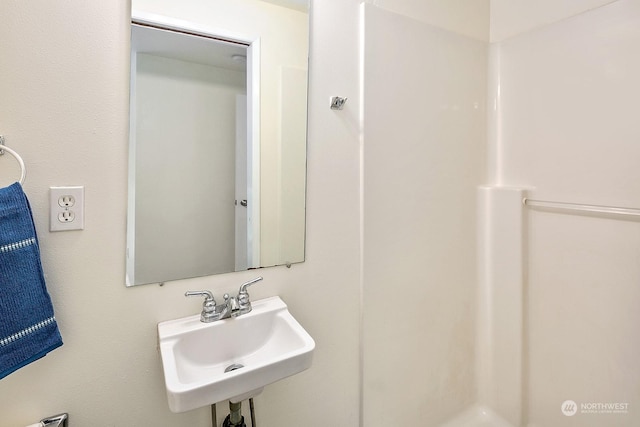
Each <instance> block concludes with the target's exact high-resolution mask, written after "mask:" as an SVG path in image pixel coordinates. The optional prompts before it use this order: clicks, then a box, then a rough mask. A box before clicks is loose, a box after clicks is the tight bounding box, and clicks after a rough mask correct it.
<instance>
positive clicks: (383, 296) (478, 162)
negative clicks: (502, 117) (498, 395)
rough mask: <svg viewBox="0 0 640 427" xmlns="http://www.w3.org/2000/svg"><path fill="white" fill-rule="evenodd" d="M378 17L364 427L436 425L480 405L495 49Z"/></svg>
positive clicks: (366, 215) (370, 32) (369, 54)
mask: <svg viewBox="0 0 640 427" xmlns="http://www.w3.org/2000/svg"><path fill="white" fill-rule="evenodd" d="M366 6H367V7H366V13H365V36H364V43H365V49H364V144H363V289H362V291H363V319H364V320H363V349H362V352H363V361H364V363H363V373H364V377H363V401H364V411H363V425H364V426H367V427H378V426H380V427H382V426H388V425H415V424H416V423H418V424H420V425H425V426H436V425H439V424H440V423H442V422H443V421H444V420H445V419H447V418H448V417H451V416H452V415H453V414H455V413H457V412H458V411H460V410H462V409H463V408H465V407H466V406H467V405H469V404H471V403H472V402H474V400H475V389H474V342H475V327H474V324H475V297H476V294H475V283H476V187H477V186H478V185H480V184H481V183H483V181H484V176H485V170H484V161H483V160H484V158H485V151H484V148H485V132H486V131H485V125H486V109H485V105H486V81H487V75H486V70H487V43H486V42H484V41H480V40H477V39H474V38H470V37H466V36H463V35H460V34H458V33H456V32H452V31H447V30H443V29H441V28H438V27H435V26H432V25H430V24H427V23H424V22H422V21H418V20H413V19H410V18H408V17H405V16H403V15H399V14H395V13H392V12H389V11H386V10H383V9H380V8H376V7H374V6H371V5H366ZM417 46H419V49H416V47H417Z"/></svg>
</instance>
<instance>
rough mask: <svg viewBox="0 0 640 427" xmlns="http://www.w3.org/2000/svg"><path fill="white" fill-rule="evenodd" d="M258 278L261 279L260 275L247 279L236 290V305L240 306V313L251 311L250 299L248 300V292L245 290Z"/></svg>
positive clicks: (257, 280)
mask: <svg viewBox="0 0 640 427" xmlns="http://www.w3.org/2000/svg"><path fill="white" fill-rule="evenodd" d="M260 280H262V276H260V277H256V278H255V279H253V280H249V281H248V282H246V283H243V284H242V285H240V291H239V292H238V305H239V306H240V313H241V314H244V313H248V312H250V311H251V301H250V300H249V292H247V288H248V287H249V286H251V285H253V284H254V283H256V282H259V281H260Z"/></svg>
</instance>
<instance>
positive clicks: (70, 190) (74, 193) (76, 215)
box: [49, 186, 84, 231]
mask: <svg viewBox="0 0 640 427" xmlns="http://www.w3.org/2000/svg"><path fill="white" fill-rule="evenodd" d="M49 189H50V191H49V206H50V208H49V212H50V215H49V231H69V230H83V229H84V187H83V186H75V187H50V188H49Z"/></svg>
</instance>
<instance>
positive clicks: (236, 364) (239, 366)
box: [224, 363, 244, 373]
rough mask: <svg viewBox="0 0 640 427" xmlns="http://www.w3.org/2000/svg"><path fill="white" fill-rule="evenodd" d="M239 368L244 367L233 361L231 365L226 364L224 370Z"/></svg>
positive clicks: (229, 370)
mask: <svg viewBox="0 0 640 427" xmlns="http://www.w3.org/2000/svg"><path fill="white" fill-rule="evenodd" d="M240 368H244V365H242V364H240V363H234V364H233V365H229V366H227V367H226V368H225V370H224V372H225V373H227V372H231V371H235V370H236V369H240Z"/></svg>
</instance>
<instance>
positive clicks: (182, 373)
mask: <svg viewBox="0 0 640 427" xmlns="http://www.w3.org/2000/svg"><path fill="white" fill-rule="evenodd" d="M252 307H253V310H252V311H251V312H249V313H247V314H243V315H242V316H239V317H236V318H229V319H224V320H218V321H215V322H211V323H203V322H201V321H200V315H194V316H189V317H184V318H182V319H176V320H169V321H166V322H161V323H159V324H158V338H159V343H160V354H161V356H162V366H163V370H164V379H165V385H166V388H167V397H168V400H169V409H171V411H172V412H184V411H188V410H191V409H195V408H199V407H202V406H207V405H210V404H213V403H217V402H220V401H223V400H227V399H229V400H231V401H233V402H239V401H242V400H245V399H247V398H249V397H252V396H254V395H256V394H258V393H260V392H261V391H262V388H263V387H264V386H265V385H267V384H271V383H273V382H276V381H278V380H281V379H283V378H285V377H288V376H291V375H294V374H297V373H298V372H301V371H304V370H305V369H307V368H309V367H310V366H311V359H312V355H313V350H314V348H315V342H314V341H313V339H312V338H311V336H309V334H308V333H307V332H306V331H305V330H304V329H303V328H302V326H300V324H299V323H298V322H297V321H296V320H295V319H294V318H293V316H292V315H291V313H289V310H287V306H286V304H285V303H284V302H283V301H282V300H281V299H280V298H279V297H271V298H265V299H262V300H257V301H253V302H252ZM239 366H241V367H239ZM225 370H226V371H227V372H225Z"/></svg>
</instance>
